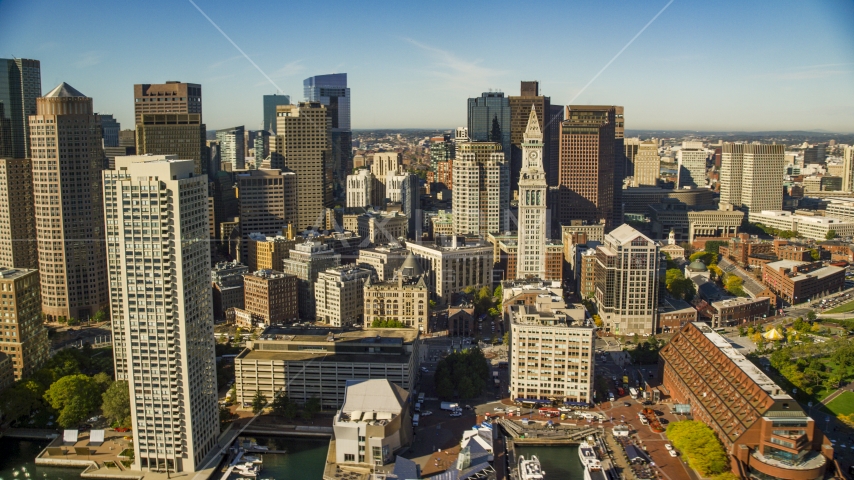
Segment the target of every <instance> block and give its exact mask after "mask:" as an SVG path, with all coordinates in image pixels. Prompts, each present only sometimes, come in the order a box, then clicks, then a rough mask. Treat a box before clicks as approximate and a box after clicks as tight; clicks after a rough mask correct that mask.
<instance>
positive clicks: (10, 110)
mask: <svg viewBox="0 0 854 480" xmlns="http://www.w3.org/2000/svg"><path fill="white" fill-rule="evenodd" d="M41 96H42V78H41V62H39V61H38V60H30V59H26V58H13V59H9V58H0V157H8V158H30V155H31V148H30V122H29V117H30V115H36V113H37V112H36V99H37V98H39V97H41Z"/></svg>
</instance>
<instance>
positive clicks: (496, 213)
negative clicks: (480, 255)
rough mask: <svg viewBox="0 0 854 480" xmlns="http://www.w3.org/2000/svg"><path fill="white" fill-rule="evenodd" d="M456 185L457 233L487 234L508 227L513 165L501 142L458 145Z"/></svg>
mask: <svg viewBox="0 0 854 480" xmlns="http://www.w3.org/2000/svg"><path fill="white" fill-rule="evenodd" d="M454 185H455V186H456V189H455V190H454V195H453V196H452V197H451V201H452V204H453V208H452V210H453V213H454V233H456V234H459V235H481V236H486V234H488V233H492V232H498V231H501V230H506V229H507V221H508V220H507V215H508V210H509V209H510V166H509V165H508V162H507V160H506V157H505V155H504V152H503V151H502V147H501V144H500V143H498V142H469V143H461V144H459V145H457V158H456V160H454Z"/></svg>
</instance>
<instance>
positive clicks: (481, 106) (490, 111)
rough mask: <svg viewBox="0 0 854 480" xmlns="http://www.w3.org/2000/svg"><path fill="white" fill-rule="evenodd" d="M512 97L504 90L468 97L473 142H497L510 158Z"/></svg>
mask: <svg viewBox="0 0 854 480" xmlns="http://www.w3.org/2000/svg"><path fill="white" fill-rule="evenodd" d="M510 131H511V127H510V99H509V98H507V97H505V96H504V93H502V92H484V93H483V94H482V95H481V96H479V97H474V98H469V99H468V133H469V139H470V140H471V141H472V142H496V143H500V144H501V151H502V152H504V155H506V156H507V157H508V158H507V159H508V160H509V156H510V145H511V142H510Z"/></svg>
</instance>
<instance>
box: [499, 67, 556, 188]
mask: <svg viewBox="0 0 854 480" xmlns="http://www.w3.org/2000/svg"><path fill="white" fill-rule="evenodd" d="M508 99H509V101H510V144H511V147H510V190H511V191H513V190H517V189H518V188H519V173H520V172H521V171H522V168H523V166H524V165H523V163H524V159H525V157H524V155H523V154H522V143H523V142H524V134H525V131H526V130H527V129H528V123H529V122H528V121H529V119H530V116H531V109H532V108H533V109H534V111H535V112H536V114H537V121H538V122H539V124H538V127H539V129H540V133H541V134H542V136H543V138H542V139H541V142H540V143H542V144H543V149H542V152H541V157H540V160H541V163H542V166H543V170H544V171H545V172H546V177H547V179H548V180H551V179H549V178H548V177H549V176H550V175H551V170H550V168H551V167H552V165H551V162H550V159H551V153H552V149H553V147H554V145H552V143H551V135H550V133H551V132H552V129H551V128H545V127H546V125H547V124H550V123H551V122H549V120H550V114H551V110H552V108H551V107H552V105H551V99H550V98H549V97H546V96H544V95H540V82H537V81H533V82H526V81H523V82H522V83H521V88H520V92H519V96H510V97H508ZM554 153H557V152H554ZM555 181H556V179H555V180H552V181H551V182H550V183H551V184H554V183H555Z"/></svg>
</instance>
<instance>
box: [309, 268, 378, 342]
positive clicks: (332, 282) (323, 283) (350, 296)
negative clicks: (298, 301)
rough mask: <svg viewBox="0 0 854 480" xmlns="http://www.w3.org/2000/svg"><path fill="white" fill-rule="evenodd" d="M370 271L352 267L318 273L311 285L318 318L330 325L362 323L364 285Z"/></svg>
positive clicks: (370, 273) (341, 325) (339, 325)
mask: <svg viewBox="0 0 854 480" xmlns="http://www.w3.org/2000/svg"><path fill="white" fill-rule="evenodd" d="M372 274H373V272H372V271H371V270H368V269H366V268H358V267H356V268H353V267H352V266H344V267H335V268H330V269H327V270H325V271H323V272H320V273H319V274H318V276H317V282H316V283H315V285H314V301H315V304H316V305H317V307H316V308H317V320H318V321H319V322H322V323H328V324H329V325H332V326H333V327H343V326H346V325H362V323H363V320H362V316H363V314H364V312H365V307H364V297H365V292H364V286H365V282H367V281H368V279H369V278H371V275H372Z"/></svg>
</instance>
